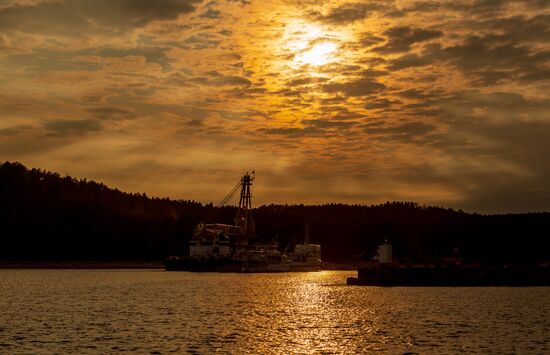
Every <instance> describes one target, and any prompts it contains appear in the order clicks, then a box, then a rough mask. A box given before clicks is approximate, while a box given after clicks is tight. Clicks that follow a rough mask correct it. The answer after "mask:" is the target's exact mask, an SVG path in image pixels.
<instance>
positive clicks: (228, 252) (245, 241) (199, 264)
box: [166, 171, 321, 272]
mask: <svg viewBox="0 0 550 355" xmlns="http://www.w3.org/2000/svg"><path fill="white" fill-rule="evenodd" d="M254 178H255V175H254V171H253V172H252V173H251V174H249V173H248V172H247V173H246V174H244V175H243V176H242V177H241V180H240V182H239V183H238V184H237V185H236V186H235V187H234V188H233V189H232V190H231V192H230V193H229V194H228V195H227V196H226V197H225V198H224V199H223V200H222V202H220V203H219V204H218V206H222V205H224V204H225V203H227V202H228V201H229V200H230V199H231V198H232V197H233V196H234V195H235V194H236V193H237V192H238V191H240V199H239V206H238V209H237V213H236V214H235V218H234V224H233V225H230V224H222V223H200V224H199V225H198V226H197V227H196V228H195V232H194V233H193V236H192V239H191V241H190V243H189V255H188V256H184V257H178V256H174V257H169V258H168V259H167V260H166V270H189V271H226V272H227V271H229V272H288V271H317V270H319V269H320V266H321V246H320V245H318V244H311V243H310V242H309V228H308V226H307V224H306V228H305V236H304V243H303V244H298V245H296V247H295V248H294V252H291V253H286V252H284V253H283V252H281V251H280V250H279V246H278V244H277V243H276V242H271V243H261V242H259V240H258V239H257V237H256V231H255V222H254V219H253V216H252V191H251V186H252V183H253V181H254Z"/></svg>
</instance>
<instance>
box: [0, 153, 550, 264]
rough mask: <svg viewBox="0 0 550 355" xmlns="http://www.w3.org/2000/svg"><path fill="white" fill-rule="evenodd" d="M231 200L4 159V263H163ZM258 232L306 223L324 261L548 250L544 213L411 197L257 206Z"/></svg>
mask: <svg viewBox="0 0 550 355" xmlns="http://www.w3.org/2000/svg"><path fill="white" fill-rule="evenodd" d="M235 212H236V209H235V207H214V206H213V205H212V204H211V203H210V204H207V205H203V204H201V203H199V202H195V201H184V200H177V201H175V200H170V199H167V198H164V199H160V198H150V197H147V196H146V195H145V194H135V193H125V192H121V191H119V190H117V189H111V188H108V187H107V186H105V185H103V184H101V183H97V182H94V181H87V180H85V179H84V180H77V179H74V178H71V177H68V176H60V175H59V174H57V173H51V172H47V171H43V170H40V169H30V170H29V169H27V168H26V167H25V166H23V165H21V164H19V163H10V162H5V163H3V164H2V165H0V260H3V261H19V260H26V261H28V260H33V261H34V260H36V261H63V260H82V261H103V260H104V261H115V260H159V261H160V260H164V258H165V257H166V256H168V255H178V254H186V253H187V245H188V240H189V238H190V237H191V235H192V233H193V230H194V228H195V226H196V225H197V224H198V223H200V222H220V223H229V224H231V223H232V222H233V216H234V215H235ZM253 214H254V217H255V219H256V231H257V234H258V237H259V238H262V239H264V240H278V242H279V244H280V246H281V247H282V248H283V249H284V248H285V247H286V246H288V245H290V244H292V243H293V242H302V241H303V233H304V232H303V230H304V222H305V221H308V222H309V225H310V227H311V228H310V235H311V240H312V242H316V243H320V244H322V247H323V259H325V260H327V261H342V262H344V261H351V260H354V261H357V260H360V259H361V258H370V257H372V256H373V255H374V254H375V252H376V246H377V245H378V244H379V243H381V242H382V241H384V239H388V240H389V241H391V243H392V244H393V246H394V255H395V256H396V257H398V258H400V259H404V260H409V261H436V260H439V259H441V258H444V257H450V256H460V257H462V258H464V259H465V260H466V261H470V262H473V261H476V262H477V261H479V262H481V263H483V264H506V263H540V262H544V261H548V260H549V259H550V255H549V252H548V250H550V249H549V247H550V213H527V214H506V215H480V214H469V213H464V212H462V211H454V210H452V209H444V208H439V207H428V206H420V205H418V204H416V203H411V202H388V203H385V204H382V205H375V206H363V205H343V204H329V205H321V206H304V205H269V206H261V207H258V208H256V209H255V210H254V211H253Z"/></svg>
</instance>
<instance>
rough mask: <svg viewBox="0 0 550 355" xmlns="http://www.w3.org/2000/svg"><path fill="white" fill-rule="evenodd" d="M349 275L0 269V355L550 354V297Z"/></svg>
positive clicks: (546, 291) (540, 292)
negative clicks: (378, 282) (385, 284)
mask: <svg viewBox="0 0 550 355" xmlns="http://www.w3.org/2000/svg"><path fill="white" fill-rule="evenodd" d="M354 274H355V273H352V272H337V271H330V272H329V271H324V272H318V273H288V274H216V273H204V274H197V273H188V272H173V273H168V272H164V271H152V270H151V271H149V270H0V353H2V354H4V353H5V354H18V353H32V354H49V353H61V354H66V353H74V354H83V353H90V354H97V353H101V354H110V353H118V352H129V353H144V354H150V353H152V354H159V353H160V354H164V353H212V352H221V353H235V354H242V353H254V354H257V353H277V354H284V353H300V354H306V353H346V354H349V353H365V352H375V351H376V352H377V351H379V352H384V353H391V354H397V353H406V352H412V353H421V354H425V353H437V354H448V353H459V352H466V353H518V354H527V353H533V354H542V353H550V288H529V287H527V288H508V287H495V288H492V287H486V288H414V287H411V288H407V287H394V288H379V287H351V286H349V287H348V286H345V280H346V277H348V276H352V275H354Z"/></svg>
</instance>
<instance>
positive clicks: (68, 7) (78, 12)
mask: <svg viewBox="0 0 550 355" xmlns="http://www.w3.org/2000/svg"><path fill="white" fill-rule="evenodd" d="M198 2H199V0H156V1H141V0H117V1H111V0H94V1H87V0H59V1H40V2H36V3H30V2H29V3H24V4H18V3H14V4H11V5H8V6H5V7H2V8H0V29H2V30H4V31H23V32H37V33H49V34H63V35H66V36H82V35H84V34H85V33H86V32H87V31H96V32H105V31H107V32H110V31H111V32H112V31H114V32H118V31H125V30H130V29H133V28H138V27H143V26H145V25H147V24H148V23H150V22H152V21H156V20H174V19H176V18H177V17H178V16H179V15H180V14H185V13H190V12H192V11H194V9H195V8H194V4H196V3H198Z"/></svg>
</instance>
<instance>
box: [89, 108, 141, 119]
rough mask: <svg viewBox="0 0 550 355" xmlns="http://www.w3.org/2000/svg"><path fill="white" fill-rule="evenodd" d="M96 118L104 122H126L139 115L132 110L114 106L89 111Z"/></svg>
mask: <svg viewBox="0 0 550 355" xmlns="http://www.w3.org/2000/svg"><path fill="white" fill-rule="evenodd" d="M87 111H88V112H90V113H92V114H93V115H94V116H95V117H97V118H99V119H102V120H115V121H118V120H125V119H133V118H136V117H137V115H136V114H135V113H134V112H133V111H130V110H127V109H123V108H120V107H114V106H101V107H93V108H89V109H87Z"/></svg>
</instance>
